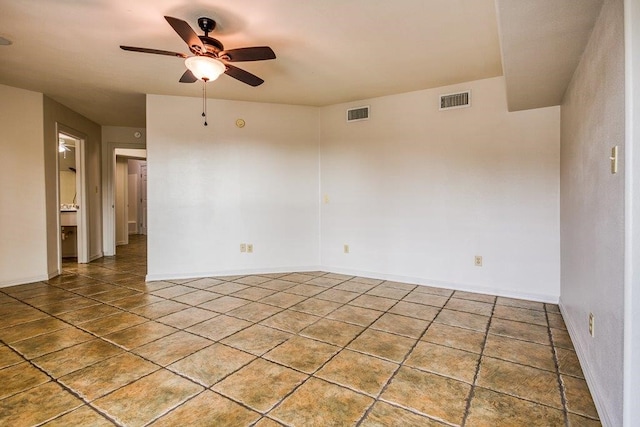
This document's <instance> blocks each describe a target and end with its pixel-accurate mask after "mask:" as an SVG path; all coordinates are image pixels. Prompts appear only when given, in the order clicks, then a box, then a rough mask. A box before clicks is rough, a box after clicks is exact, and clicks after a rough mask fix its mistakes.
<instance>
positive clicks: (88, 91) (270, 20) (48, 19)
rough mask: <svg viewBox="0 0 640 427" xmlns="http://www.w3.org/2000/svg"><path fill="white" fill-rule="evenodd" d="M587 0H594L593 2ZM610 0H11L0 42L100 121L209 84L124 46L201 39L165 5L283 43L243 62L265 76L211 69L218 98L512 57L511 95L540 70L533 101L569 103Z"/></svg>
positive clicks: (131, 121) (227, 30) (341, 85)
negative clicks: (183, 28) (570, 87)
mask: <svg viewBox="0 0 640 427" xmlns="http://www.w3.org/2000/svg"><path fill="white" fill-rule="evenodd" d="M496 2H497V3H498V5H497V7H496ZM585 3H586V4H589V7H583V6H581V5H584V4H585ZM601 3H602V0H526V1H522V0H495V1H494V0H394V1H388V0H304V1H295V0H234V1H228V0H199V1H178V0H135V1H134V0H56V1H51V0H20V1H16V0H0V37H3V38H6V39H9V40H11V41H12V42H13V43H12V44H11V45H9V46H2V45H0V83H1V84H6V85H10V86H15V87H21V88H25V89H29V90H34V91H38V92H42V93H45V94H46V95H48V96H50V97H52V98H53V99H55V100H57V101H59V102H60V103H62V104H64V105H67V106H68V107H70V108H72V109H73V110H75V111H77V112H79V113H80V114H83V115H84V116H86V117H88V118H90V119H92V120H94V121H96V122H97V123H99V124H101V125H116V126H140V127H143V126H144V125H145V96H144V94H146V93H153V94H165V95H181V96H194V97H198V96H200V94H201V86H200V84H198V83H196V84H182V83H178V79H179V78H180V76H181V75H182V73H183V72H184V69H185V67H184V64H183V61H182V60H181V59H179V58H174V57H169V56H159V55H149V54H143V53H133V52H125V51H122V50H121V49H120V48H119V47H118V46H119V45H121V44H124V45H130V46H139V47H148V48H154V49H162V50H170V51H177V52H184V53H188V49H187V48H186V45H185V43H184V42H183V41H182V40H181V39H180V38H179V37H178V35H177V34H176V33H175V32H174V31H173V29H172V28H171V27H170V26H169V25H168V24H167V22H166V21H165V20H164V18H163V16H164V15H169V16H174V17H177V18H180V19H184V20H185V21H187V22H188V23H189V24H191V25H192V27H193V28H194V30H196V32H198V33H199V34H200V30H199V29H198V27H197V23H196V21H197V18H198V17H200V16H207V17H211V18H214V19H215V20H216V21H217V22H218V28H216V30H215V31H214V32H213V33H212V34H211V36H213V37H215V38H217V39H219V40H220V41H221V42H222V43H224V45H225V47H226V48H228V49H233V48H237V47H248V46H259V45H268V46H271V47H272V48H273V50H274V51H275V52H276V55H277V59H276V60H273V61H263V62H252V63H236V64H235V65H237V66H239V67H241V68H244V69H246V70H247V71H250V72H252V73H254V74H256V75H258V76H260V77H262V78H263V79H264V80H265V83H264V84H263V85H262V86H259V87H257V88H253V87H250V86H247V85H245V84H243V83H240V82H239V81H237V80H235V79H233V78H231V77H229V76H224V75H223V76H221V77H220V78H219V79H218V80H217V81H215V82H211V83H209V85H208V94H209V97H210V98H221V99H235V100H247V101H257V102H275V103H289V104H300V105H315V106H320V105H329V104H335V103H339V102H347V101H352V100H359V99H365V98H370V97H375V96H381V95H388V94H394V93H401V92H408V91H413V90H420V89H427V88H433V87H439V86H444V85H448V84H454V83H459V82H465V81H471V80H477V79H483V78H489V77H495V76H500V75H502V74H503V64H505V67H504V68H505V70H506V71H507V75H506V78H507V87H508V88H509V90H510V93H509V102H510V107H512V109H519V108H520V107H521V105H520V104H519V103H521V102H522V99H524V98H531V97H534V98H535V96H536V94H537V93H539V91H529V92H528V93H520V94H518V93H517V88H518V87H526V86H527V85H528V82H529V81H532V79H534V80H535V88H538V87H540V86H545V87H546V86H549V87H550V91H551V92H553V94H552V95H553V96H547V97H546V98H545V100H543V102H542V101H540V100H536V102H534V104H536V106H545V105H542V104H545V103H547V104H548V105H553V104H549V100H552V102H555V103H556V104H557V102H558V101H557V99H558V97H559V98H560V99H561V97H562V93H564V89H565V88H566V83H567V82H568V79H567V78H566V76H567V75H569V76H570V75H571V74H572V73H573V69H575V65H576V64H577V60H576V58H578V59H579V56H580V54H581V52H582V50H583V49H584V45H585V43H586V40H587V38H588V35H589V34H590V31H591V27H592V25H593V21H594V19H595V16H597V12H598V11H599V6H600V5H601ZM559 4H562V5H564V6H563V7H558V5H559ZM497 9H498V10H499V11H500V15H499V16H500V28H501V35H500V36H501V37H502V54H503V56H504V57H501V40H500V36H499V31H498V18H497V14H496V10H497ZM585 9H586V10H587V12H589V13H587V15H589V16H588V17H587V18H584V19H578V20H577V21H578V23H576V22H575V21H576V19H575V16H576V15H580V16H582V15H583V14H584V13H585V12H584V10H585ZM549 15H551V16H553V17H554V22H556V23H557V25H559V26H560V28H562V26H563V22H565V21H564V20H565V19H567V20H569V21H567V22H571V23H572V24H571V25H572V27H571V28H574V27H575V26H577V27H579V28H578V29H576V30H575V31H572V33H571V34H572V37H571V40H569V41H565V42H562V43H560V42H561V41H562V40H564V37H565V36H566V32H562V31H557V26H556V27H546V26H544V25H541V24H544V22H546V20H547V19H548V18H547V17H548V16H549ZM541 16H542V17H544V18H541ZM540 21H543V22H540ZM525 24H528V25H525ZM529 24H530V25H529ZM590 26H591V27H590ZM554 28H555V30H554ZM541 33H542V34H541ZM532 34H534V35H535V36H536V37H535V38H532V37H529V35H532ZM574 36H575V37H574ZM530 41H537V42H538V43H537V45H529V44H527V42H530ZM523 43H524V44H525V45H526V46H527V49H525V50H524V51H523V50H522V49H521V47H522V46H523ZM545 49H546V50H547V51H548V52H547V53H545V57H549V58H548V59H547V60H546V62H547V64H548V66H549V64H551V66H552V67H555V68H554V70H555V71H554V73H545V72H544V70H542V71H541V70H540V69H536V72H535V73H534V74H535V75H530V74H531V73H529V72H528V71H527V70H528V68H526V67H527V66H530V65H531V64H535V63H536V57H537V55H538V54H539V53H540V52H541V51H545ZM567 49H568V50H567ZM566 52H572V53H571V54H570V56H571V61H560V62H563V64H560V65H559V66H558V67H556V65H557V64H556V62H558V61H555V60H554V58H562V57H563V56H565V55H567V53H566ZM527 64H529V65H527ZM572 67H573V68H572ZM559 68H560V70H559V71H558V69H559ZM513 87H515V88H516V89H513ZM512 89H513V93H514V94H515V95H513V96H512V95H511V90H512ZM525 92H526V91H525ZM513 97H515V98H514V99H515V101H514V99H512V98H513ZM512 104H513V105H512ZM515 106H517V107H515Z"/></svg>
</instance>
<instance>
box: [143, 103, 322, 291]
mask: <svg viewBox="0 0 640 427" xmlns="http://www.w3.org/2000/svg"><path fill="white" fill-rule="evenodd" d="M201 105H202V104H201V100H200V99H198V98H182V97H169V96H156V95H148V96H147V161H148V223H149V230H148V276H147V277H148V278H150V279H154V278H166V277H189V276H204V275H209V274H218V273H224V272H233V271H243V272H246V271H262V272H266V271H276V270H299V269H307V268H317V266H318V264H319V255H318V236H319V231H318V224H319V217H318V203H319V193H318V186H319V183H318V132H317V129H318V110H317V108H313V107H298V106H289V105H276V104H258V103H250V102H235V101H223V100H212V99H210V100H208V110H209V111H208V114H209V118H208V123H209V125H208V126H207V127H205V126H203V123H202V117H201V116H200V113H201ZM238 118H242V119H244V120H245V122H246V126H245V127H244V128H238V127H236V125H235V122H236V119H238ZM243 242H244V243H252V244H253V245H254V251H255V252H254V253H253V254H247V253H240V248H239V246H240V243H243Z"/></svg>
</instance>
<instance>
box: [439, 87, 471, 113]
mask: <svg viewBox="0 0 640 427" xmlns="http://www.w3.org/2000/svg"><path fill="white" fill-rule="evenodd" d="M470 106H471V91H470V90H467V91H465V92H459V93H448V94H446V95H440V110H451V109H453V108H465V107H470Z"/></svg>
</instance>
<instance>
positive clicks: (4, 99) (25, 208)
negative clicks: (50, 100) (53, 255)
mask: <svg viewBox="0 0 640 427" xmlns="http://www.w3.org/2000/svg"><path fill="white" fill-rule="evenodd" d="M0 130H1V131H2V132H0V133H1V135H0V141H1V144H0V146H1V147H2V155H0V236H2V238H1V239H0V286H8V285H12V284H17V283H27V282H33V281H37V280H43V279H47V245H46V240H45V239H44V236H45V235H46V217H45V211H46V210H45V189H44V183H45V175H44V154H43V145H42V139H43V124H42V94H41V93H36V92H30V91H26V90H22V89H17V88H13V87H9V86H4V85H0ZM54 181H55V178H54Z"/></svg>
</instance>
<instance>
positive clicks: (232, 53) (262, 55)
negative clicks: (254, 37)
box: [219, 46, 276, 62]
mask: <svg viewBox="0 0 640 427" xmlns="http://www.w3.org/2000/svg"><path fill="white" fill-rule="evenodd" d="M223 55H224V56H226V57H227V58H229V59H227V61H230V62H242V61H265V60H267V59H276V54H275V53H274V52H273V50H272V49H271V48H270V47H269V46H256V47H242V48H240V49H229V50H224V51H222V52H220V54H219V56H223Z"/></svg>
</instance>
